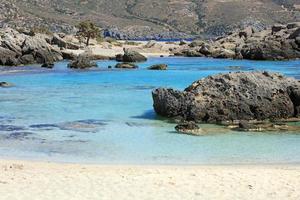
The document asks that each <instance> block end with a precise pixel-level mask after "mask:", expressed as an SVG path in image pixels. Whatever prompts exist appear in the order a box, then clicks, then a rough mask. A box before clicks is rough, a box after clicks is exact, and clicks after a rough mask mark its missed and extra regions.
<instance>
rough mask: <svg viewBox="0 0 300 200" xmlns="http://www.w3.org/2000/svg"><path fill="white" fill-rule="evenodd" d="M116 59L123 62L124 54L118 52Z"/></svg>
mask: <svg viewBox="0 0 300 200" xmlns="http://www.w3.org/2000/svg"><path fill="white" fill-rule="evenodd" d="M116 61H118V62H123V54H117V55H116Z"/></svg>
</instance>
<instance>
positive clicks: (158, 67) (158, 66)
mask: <svg viewBox="0 0 300 200" xmlns="http://www.w3.org/2000/svg"><path fill="white" fill-rule="evenodd" d="M148 69H149V70H167V69H168V65H166V64H156V65H152V66H150V67H148Z"/></svg>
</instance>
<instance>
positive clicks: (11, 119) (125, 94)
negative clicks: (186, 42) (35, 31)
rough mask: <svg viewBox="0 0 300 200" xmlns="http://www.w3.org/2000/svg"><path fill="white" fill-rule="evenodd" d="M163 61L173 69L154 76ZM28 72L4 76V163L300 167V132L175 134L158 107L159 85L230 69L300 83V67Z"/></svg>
mask: <svg viewBox="0 0 300 200" xmlns="http://www.w3.org/2000/svg"><path fill="white" fill-rule="evenodd" d="M159 63H165V64H168V65H169V70H167V71H149V70H147V69H146V68H147V67H148V66H150V65H152V64H159ZM67 64H68V62H67V61H63V62H58V63H56V65H55V68H54V69H53V70H47V69H40V68H35V67H29V69H28V70H27V71H25V72H21V73H13V74H8V73H2V75H0V80H1V81H7V82H11V83H13V84H15V87H12V88H1V90H0V108H1V109H0V158H9V159H23V160H24V159H27V160H42V161H56V162H72V163H99V164H171V165H173V164H174V165H180V164H272V163H276V164H281V163H285V164H287V163H291V164H295V163H300V133H284V132H280V133H279V132H276V133H264V134H262V133H248V132H247V133H245V132H234V131H231V130H229V129H227V128H226V127H221V126H215V125H202V127H203V128H204V129H205V130H206V131H207V132H208V133H209V134H208V135H207V136H202V137H193V136H186V135H180V134H177V133H176V132H175V131H174V127H175V124H172V123H170V122H169V121H168V120H164V119H162V118H160V117H158V116H157V115H156V114H155V113H154V111H153V107H152V98H151V91H152V90H153V89H154V88H156V87H172V88H176V89H184V88H185V87H187V86H188V85H190V84H191V83H192V82H193V81H196V80H198V79H200V78H204V77H206V76H209V75H212V74H216V73H225V72H229V71H251V70H268V71H275V72H280V73H283V74H285V75H287V76H290V77H295V78H297V79H300V68H299V66H300V61H281V62H275V61H247V60H224V59H210V58H180V57H168V58H154V57H153V58H150V59H149V60H148V61H147V62H145V63H140V64H139V67H140V68H139V69H137V70H116V69H108V66H114V65H115V61H98V62H97V64H98V66H99V69H97V70H91V71H73V70H70V69H67Z"/></svg>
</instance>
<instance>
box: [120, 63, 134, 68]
mask: <svg viewBox="0 0 300 200" xmlns="http://www.w3.org/2000/svg"><path fill="white" fill-rule="evenodd" d="M115 68H119V69H137V68H138V66H137V65H135V64H132V63H118V64H116V66H115Z"/></svg>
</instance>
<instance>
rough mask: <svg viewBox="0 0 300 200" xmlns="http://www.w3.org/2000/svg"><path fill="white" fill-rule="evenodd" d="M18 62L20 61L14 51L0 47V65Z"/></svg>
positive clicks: (15, 64)
mask: <svg viewBox="0 0 300 200" xmlns="http://www.w3.org/2000/svg"><path fill="white" fill-rule="evenodd" d="M19 64H20V63H19V61H18V58H17V54H16V53H15V52H13V51H11V50H9V49H5V48H3V47H0V65H6V66H17V65H19Z"/></svg>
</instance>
